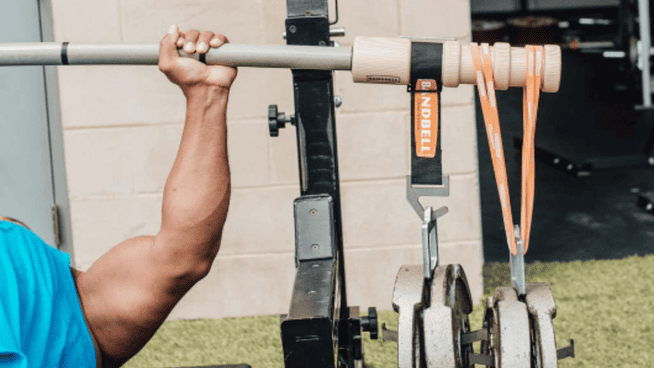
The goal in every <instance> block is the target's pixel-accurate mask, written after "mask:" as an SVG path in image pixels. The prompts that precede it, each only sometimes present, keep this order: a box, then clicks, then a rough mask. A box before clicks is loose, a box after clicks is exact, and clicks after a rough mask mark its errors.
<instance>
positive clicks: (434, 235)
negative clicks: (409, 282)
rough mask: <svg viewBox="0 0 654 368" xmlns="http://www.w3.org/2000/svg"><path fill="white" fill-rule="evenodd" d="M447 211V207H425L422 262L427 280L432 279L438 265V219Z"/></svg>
mask: <svg viewBox="0 0 654 368" xmlns="http://www.w3.org/2000/svg"><path fill="white" fill-rule="evenodd" d="M446 213H447V207H441V208H440V209H439V210H438V211H434V210H433V208H432V207H427V208H425V213H424V217H423V219H422V264H423V276H424V277H425V280H431V277H432V273H433V271H434V269H435V268H436V267H437V266H438V231H437V227H436V220H437V219H438V218H439V217H441V216H443V215H445V214H446Z"/></svg>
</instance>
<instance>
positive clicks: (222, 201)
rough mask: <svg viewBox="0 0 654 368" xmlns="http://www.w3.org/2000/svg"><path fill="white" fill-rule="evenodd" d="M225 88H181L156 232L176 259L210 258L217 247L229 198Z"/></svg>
mask: <svg viewBox="0 0 654 368" xmlns="http://www.w3.org/2000/svg"><path fill="white" fill-rule="evenodd" d="M228 93H229V90H227V89H224V88H214V87H201V88H197V89H195V90H192V91H187V92H186V93H185V94H186V96H187V104H186V122H185V124H184V131H183V134H182V139H181V143H180V146H179V151H178V153H177V157H176V159H175V163H174V164H173V168H172V170H171V172H170V175H169V176H168V179H167V181H166V185H165V187H164V195H163V209H162V225H161V231H160V233H159V234H158V235H157V237H158V238H159V240H160V241H164V242H165V246H166V247H175V249H174V252H173V253H174V254H176V257H175V258H177V259H185V260H188V261H190V262H193V263H196V262H197V263H199V264H202V263H206V262H208V263H209V264H210V263H211V262H212V261H213V259H214V257H215V256H216V254H217V252H218V247H219V245H220V238H221V235H222V229H223V225H224V223H225V219H226V216H227V209H228V206H229V198H230V173H229V164H228V160H227V124H226V108H227V99H228ZM170 250H171V249H167V251H170ZM205 261H206V262H205Z"/></svg>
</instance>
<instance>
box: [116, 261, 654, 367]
mask: <svg viewBox="0 0 654 368" xmlns="http://www.w3.org/2000/svg"><path fill="white" fill-rule="evenodd" d="M652 270H654V255H652V256H646V257H637V256H635V257H630V258H625V259H621V260H609V261H586V262H570V263H533V264H529V265H527V270H526V273H527V281H528V282H547V283H549V284H550V285H551V288H552V292H553V293H554V298H555V300H556V304H557V310H558V312H557V317H556V318H555V319H554V326H555V330H556V338H557V343H558V345H559V347H561V346H564V345H567V344H568V342H569V339H570V338H574V339H575V350H576V355H577V357H576V358H574V359H570V358H568V359H565V360H562V361H560V367H562V368H567V367H621V368H623V367H624V368H628V367H647V366H651V365H652V364H654V352H653V350H652V342H653V341H654V290H653V288H654V275H653V271H652ZM484 280H485V288H484V289H485V290H484V293H485V295H484V298H485V297H486V296H488V295H490V294H492V293H493V292H494V290H495V288H496V287H497V286H508V285H510V278H509V266H508V264H506V263H491V264H486V265H485V266H484ZM350 292H352V291H350ZM379 316H380V326H381V323H383V322H385V323H386V325H387V326H388V327H389V328H392V329H397V314H396V313H394V312H392V311H382V312H380V313H379ZM482 318H483V308H482V304H481V301H480V304H478V305H476V306H475V307H474V310H473V313H472V315H471V316H470V321H471V324H472V327H473V329H476V328H479V327H480V325H481V320H482ZM279 335H280V332H279V317H278V316H264V317H251V318H231V319H221V320H198V321H175V322H166V323H164V325H163V326H162V328H161V329H160V330H159V332H157V334H156V335H155V336H154V338H153V339H152V340H151V341H150V343H148V345H147V346H146V347H145V348H144V349H143V351H141V352H140V353H139V354H138V355H137V356H135V357H134V358H133V359H132V360H131V361H130V362H128V364H126V365H125V367H128V368H137V367H171V366H172V367H174V366H193V365H208V364H230V363H231V364H234V363H248V364H250V365H252V367H254V368H259V367H264V368H268V367H283V356H282V346H281V342H280V339H279ZM366 335H367V334H366ZM380 335H381V334H380ZM380 337H381V336H380ZM364 354H365V358H366V363H367V364H369V365H371V366H373V367H375V368H390V367H396V365H397V363H396V362H397V358H396V354H397V346H396V345H395V344H394V343H391V342H386V343H383V342H381V340H373V341H371V340H369V339H368V338H367V337H364Z"/></svg>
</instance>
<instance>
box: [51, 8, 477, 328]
mask: <svg viewBox="0 0 654 368" xmlns="http://www.w3.org/2000/svg"><path fill="white" fill-rule="evenodd" d="M53 3H54V5H53V7H54V9H53V10H54V20H55V37H56V40H57V41H70V42H87V43H96V42H97V43H101V42H106V43H109V42H143V43H156V42H158V41H159V40H160V38H161V37H162V36H163V35H164V33H165V32H166V31H167V30H168V28H169V26H170V25H171V24H173V23H177V24H179V26H180V27H181V29H182V30H187V29H189V28H197V29H211V30H214V31H217V32H222V33H225V34H226V35H228V37H229V38H230V40H231V42H233V43H277V44H282V43H283V40H282V37H281V35H282V31H283V24H284V19H285V17H286V7H285V1H284V0H270V1H267V0H241V1H232V0H198V1H193V2H190V1H184V0H163V1H155V0H130V1H120V0H103V1H95V2H88V1H82V0H54V1H53ZM339 3H340V18H341V20H340V22H339V25H340V26H344V27H346V28H347V37H345V38H343V39H341V40H340V41H341V42H342V44H343V46H351V44H352V40H353V38H354V37H355V36H361V35H368V36H398V35H412V36H432V37H434V36H455V37H458V38H459V39H460V40H464V41H466V40H469V39H470V6H469V5H470V4H469V0H420V1H415V0H356V1H355V0H342V1H340V2H339ZM59 81H60V97H61V109H62V120H63V125H64V141H65V151H66V152H65V155H66V167H67V174H68V183H69V190H70V198H71V208H72V209H71V212H72V215H71V216H72V223H73V238H74V239H73V240H74V247H75V252H74V253H75V263H76V265H77V266H78V267H79V268H81V269H87V268H88V267H90V266H91V264H92V263H93V262H94V261H96V260H97V259H98V258H99V257H100V256H102V255H103V254H104V253H105V252H106V251H107V250H109V249H110V248H111V247H112V246H114V245H116V244H117V243H119V242H121V241H123V240H125V239H127V238H130V237H133V236H136V235H141V234H155V233H156V232H157V231H158V228H159V225H160V219H161V213H160V212H161V201H162V190H163V185H164V181H165V179H166V176H167V174H168V172H169V170H170V168H171V165H172V163H173V160H174V157H175V154H176V150H177V146H178V143H179V140H180V136H181V132H182V126H183V125H182V124H183V121H184V108H185V104H184V98H183V96H182V94H181V92H180V91H179V90H178V88H177V87H176V86H174V85H172V84H171V83H170V82H169V81H168V80H167V79H166V77H165V76H164V75H163V74H161V73H160V72H159V71H158V69H157V68H156V67H143V66H122V67H104V66H97V67H60V68H59ZM335 93H336V94H337V95H340V96H342V98H343V100H344V103H343V106H342V107H341V108H340V109H338V115H337V125H338V126H337V130H338V139H339V142H338V145H339V149H340V152H339V155H340V157H339V159H340V164H341V167H340V170H341V178H342V184H341V189H342V199H343V220H344V235H345V249H346V254H345V262H346V269H347V281H348V293H349V297H350V301H351V303H352V304H353V305H359V306H361V307H363V308H367V307H368V306H377V307H378V308H380V309H391V294H392V289H393V283H394V279H395V275H396V273H397V270H398V268H399V267H400V265H402V264H419V263H421V251H420V249H421V248H420V247H421V246H420V243H421V238H420V225H421V222H420V220H419V218H418V217H417V216H416V214H415V212H413V210H412V208H411V206H410V205H409V204H408V202H407V201H406V199H405V181H404V177H405V175H407V174H408V172H409V163H410V159H409V155H408V151H409V135H408V125H409V102H410V98H409V95H408V94H407V93H406V88H405V87H400V86H390V87H389V86H378V85H355V84H354V83H353V82H352V81H351V76H350V74H349V73H347V72H338V73H336V75H335ZM443 99H444V101H443V121H444V126H443V151H444V156H445V163H444V166H445V171H446V173H448V174H449V175H451V197H450V198H448V199H443V200H440V201H438V202H437V203H434V202H427V204H432V205H448V206H449V208H450V213H449V214H448V215H447V216H445V218H443V219H442V220H441V221H440V223H439V232H440V239H441V244H442V245H441V256H442V262H445V263H450V262H457V263H462V264H463V265H464V267H465V270H466V272H467V274H468V279H469V280H470V284H471V287H472V291H473V294H474V296H475V299H478V298H479V297H480V296H481V291H482V280H481V266H482V263H483V254H482V244H481V220H480V201H479V184H478V170H477V149H476V133H475V113H474V108H473V107H474V105H473V89H472V87H470V86H463V87H461V88H458V89H447V90H446V91H445V92H444V93H443ZM273 103H275V104H278V105H279V107H280V111H286V112H292V111H293V99H292V81H291V73H290V71H288V70H256V69H246V68H241V69H240V71H239V76H238V78H237V80H236V82H235V84H234V87H233V89H232V94H231V100H230V105H229V111H228V120H229V123H228V124H229V127H228V129H229V152H230V164H231V169H232V173H233V191H232V193H233V197H232V201H231V207H230V210H229V215H228V219H227V224H226V227H225V233H224V237H223V245H222V248H221V250H220V253H219V256H218V258H217V260H216V262H215V264H214V266H213V269H212V271H211V273H210V274H209V276H208V277H207V278H206V279H204V280H203V281H202V282H201V283H199V284H198V285H197V286H196V287H195V288H194V289H193V290H191V292H189V294H188V295H187V296H186V297H185V298H184V300H182V302H181V303H180V304H179V305H178V307H177V308H176V309H175V310H174V311H173V313H172V315H171V316H170V318H171V319H187V318H220V317H231V316H244V315H261V314H279V313H285V312H287V311H288V306H289V301H290V293H291V288H292V283H293V280H294V275H295V269H294V262H293V257H294V253H293V252H294V239H293V212H292V208H293V207H292V202H293V200H294V199H295V198H296V197H297V196H298V195H299V189H298V184H297V183H298V169H297V152H296V151H297V150H296V145H295V132H294V128H292V127H290V128H288V127H287V129H285V130H283V131H281V133H280V136H279V137H278V138H275V139H272V138H270V137H269V136H268V128H267V125H266V124H267V122H266V114H267V107H268V104H273ZM363 136H365V137H366V139H365V140H362V139H361V137H363Z"/></svg>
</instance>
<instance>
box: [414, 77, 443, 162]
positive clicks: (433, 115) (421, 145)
mask: <svg viewBox="0 0 654 368" xmlns="http://www.w3.org/2000/svg"><path fill="white" fill-rule="evenodd" d="M418 92H419V93H418ZM438 97H439V93H438V88H437V85H436V81H435V80H431V79H418V81H417V82H416V94H415V103H414V106H413V109H414V113H413V114H414V115H413V116H414V124H415V126H414V128H413V131H414V134H415V139H416V156H417V157H427V158H434V157H435V156H436V142H438V116H439V113H438Z"/></svg>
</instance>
